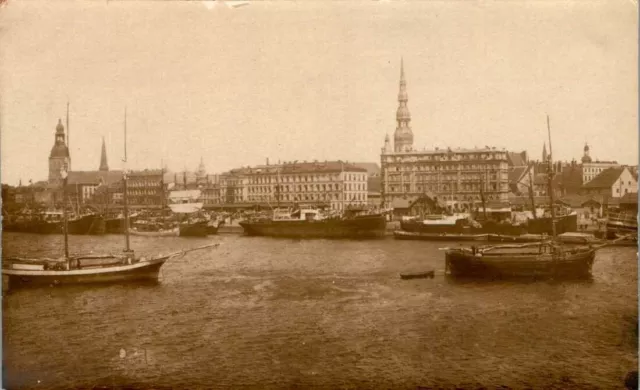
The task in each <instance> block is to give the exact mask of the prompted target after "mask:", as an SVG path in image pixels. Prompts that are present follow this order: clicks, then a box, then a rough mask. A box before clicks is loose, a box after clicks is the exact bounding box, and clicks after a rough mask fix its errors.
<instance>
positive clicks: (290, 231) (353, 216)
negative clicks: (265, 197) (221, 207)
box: [240, 208, 386, 238]
mask: <svg viewBox="0 0 640 390" xmlns="http://www.w3.org/2000/svg"><path fill="white" fill-rule="evenodd" d="M240 226H242V228H243V229H244V232H245V234H247V235H249V236H269V237H288V238H376V237H383V236H384V235H385V229H386V219H385V217H384V215H381V214H357V213H355V212H349V211H347V212H346V213H345V214H343V215H326V214H324V213H322V212H321V211H320V210H317V209H311V208H308V209H305V208H300V209H297V210H294V211H293V212H278V211H275V212H274V213H273V215H272V216H271V217H262V218H260V217H257V218H251V219H248V220H244V221H242V222H240Z"/></svg>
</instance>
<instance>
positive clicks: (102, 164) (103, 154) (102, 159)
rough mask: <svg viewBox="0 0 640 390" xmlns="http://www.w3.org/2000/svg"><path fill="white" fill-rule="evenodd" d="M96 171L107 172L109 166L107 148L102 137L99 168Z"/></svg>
mask: <svg viewBox="0 0 640 390" xmlns="http://www.w3.org/2000/svg"><path fill="white" fill-rule="evenodd" d="M98 170H100V171H108V170H109V164H108V163H107V147H106V146H105V144H104V137H102V152H101V153H100V168H99V169H98Z"/></svg>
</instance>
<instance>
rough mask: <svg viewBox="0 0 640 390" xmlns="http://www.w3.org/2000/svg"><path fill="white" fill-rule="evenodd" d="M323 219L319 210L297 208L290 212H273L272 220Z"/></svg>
mask: <svg viewBox="0 0 640 390" xmlns="http://www.w3.org/2000/svg"><path fill="white" fill-rule="evenodd" d="M321 219H323V218H322V215H321V214H320V210H316V209H298V210H295V211H294V212H292V213H289V212H278V211H276V212H274V214H273V220H274V221H319V220H321Z"/></svg>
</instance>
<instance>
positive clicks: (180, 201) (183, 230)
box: [169, 190, 217, 237]
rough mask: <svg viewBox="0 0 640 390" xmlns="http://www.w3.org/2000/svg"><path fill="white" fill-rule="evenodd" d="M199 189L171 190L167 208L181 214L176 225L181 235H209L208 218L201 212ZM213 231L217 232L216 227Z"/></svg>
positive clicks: (201, 203)
mask: <svg viewBox="0 0 640 390" xmlns="http://www.w3.org/2000/svg"><path fill="white" fill-rule="evenodd" d="M201 195H202V193H201V191H200V190H184V191H171V193H170V194H169V208H171V211H172V212H173V213H174V214H178V215H181V218H180V219H181V221H180V223H179V225H178V229H179V235H180V236H181V237H206V236H207V235H209V232H210V229H209V222H210V218H209V217H208V216H207V215H205V214H204V213H203V212H202V207H203V206H204V203H203V202H202V200H201ZM214 233H217V229H216V230H215V232H214Z"/></svg>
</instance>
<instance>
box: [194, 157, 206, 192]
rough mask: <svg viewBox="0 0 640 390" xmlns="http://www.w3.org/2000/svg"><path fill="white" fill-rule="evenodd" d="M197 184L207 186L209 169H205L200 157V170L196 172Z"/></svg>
mask: <svg viewBox="0 0 640 390" xmlns="http://www.w3.org/2000/svg"><path fill="white" fill-rule="evenodd" d="M196 184H197V185H198V186H203V185H205V184H207V169H206V168H205V167H204V161H203V160H202V157H200V165H198V170H197V171H196Z"/></svg>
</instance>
